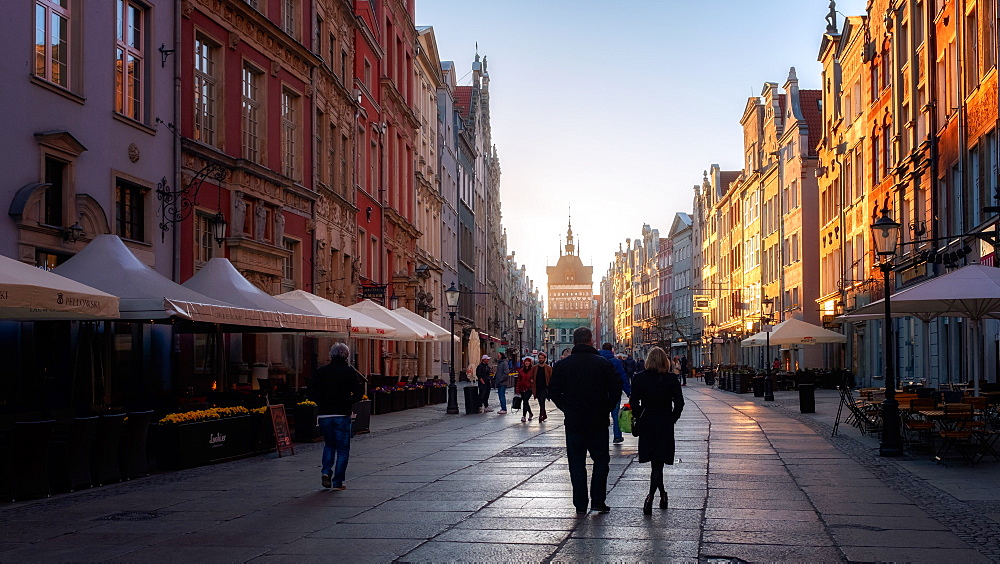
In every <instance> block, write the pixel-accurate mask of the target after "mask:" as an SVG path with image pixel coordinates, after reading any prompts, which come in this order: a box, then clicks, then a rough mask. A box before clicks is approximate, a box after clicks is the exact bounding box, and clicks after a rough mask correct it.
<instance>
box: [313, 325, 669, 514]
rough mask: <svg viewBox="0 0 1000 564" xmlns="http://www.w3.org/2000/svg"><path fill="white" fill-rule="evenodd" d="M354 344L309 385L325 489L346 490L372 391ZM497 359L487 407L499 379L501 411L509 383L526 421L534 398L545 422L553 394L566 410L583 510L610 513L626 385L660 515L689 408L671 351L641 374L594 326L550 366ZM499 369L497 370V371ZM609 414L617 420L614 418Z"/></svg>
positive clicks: (654, 353)
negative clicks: (680, 424)
mask: <svg viewBox="0 0 1000 564" xmlns="http://www.w3.org/2000/svg"><path fill="white" fill-rule="evenodd" d="M349 356H350V350H349V349H348V347H347V345H345V344H343V343H337V344H335V345H333V347H331V349H330V364H328V365H326V366H323V367H321V368H319V369H318V370H317V371H316V374H315V375H314V377H313V379H312V381H311V382H310V386H309V397H310V398H311V399H313V400H314V401H315V402H316V403H317V406H318V410H319V426H320V430H321V431H322V434H323V438H324V441H325V445H324V448H323V456H322V469H321V478H322V480H321V482H322V485H323V487H324V488H333V489H341V490H342V489H346V486H345V485H344V481H345V479H346V472H347V461H348V459H349V456H350V441H351V406H352V405H353V404H354V403H355V402H357V401H359V400H360V399H361V397H362V396H363V395H364V378H363V377H362V376H361V374H359V373H358V372H357V370H355V369H354V368H353V367H351V366H350V364H349V363H348V358H349ZM490 360H492V359H491V357H490V356H489V355H483V357H482V358H481V360H480V364H479V365H478V366H477V367H476V379H477V380H478V384H479V390H478V391H479V400H480V402H481V404H482V407H481V408H480V411H481V412H485V410H486V409H488V405H487V403H488V400H489V391H490V388H491V385H492V384H494V383H495V385H496V387H497V392H498V396H499V399H500V410H499V412H498V414H500V415H505V414H507V398H506V393H507V388H510V387H511V386H513V387H514V392H515V393H516V394H518V395H519V396H520V398H521V409H522V416H521V421H522V422H527V421H531V420H532V419H533V418H534V412H533V410H532V409H531V404H530V403H529V401H530V399H531V398H532V397H534V398H535V400H536V401H537V402H538V411H539V415H538V420H539V422H541V421H545V420H546V419H547V418H548V417H547V415H546V413H545V402H546V400H552V401H553V402H554V403H555V405H556V407H558V408H559V409H560V410H561V411H562V412H563V415H564V416H565V433H566V455H567V458H568V460H569V475H570V482H571V483H572V486H573V505H574V506H575V507H576V512H577V513H578V514H581V515H582V514H586V513H587V511H588V507H589V509H593V510H595V511H598V512H602V513H604V512H608V511H610V510H611V508H610V507H609V506H608V505H607V482H608V474H609V472H610V462H611V453H610V443H609V441H608V427H609V426H611V427H612V430H613V435H614V442H615V443H621V442H623V441H624V436H623V435H622V431H621V428H620V426H619V424H618V416H619V413H620V408H621V396H622V392H623V391H624V392H625V394H626V395H627V396H628V397H629V401H630V403H631V408H632V413H633V419H634V421H636V423H635V425H636V426H637V428H638V429H640V431H639V432H638V436H639V449H638V451H639V452H638V455H639V456H638V458H639V462H640V463H644V462H649V463H651V467H652V469H651V472H650V481H649V493H648V495H647V496H646V498H645V500H644V502H643V505H642V511H643V513H644V514H646V515H650V514H651V513H652V507H653V500H654V497H655V494H656V493H657V492H659V494H660V504H659V505H660V507H661V508H664V509H666V508H667V506H668V499H667V492H666V488H665V486H664V483H663V480H664V477H663V469H664V468H663V467H664V466H665V465H672V464H673V461H674V451H675V447H674V425H675V424H676V423H677V420H678V419H679V418H680V416H681V412H682V410H683V409H684V396H683V394H682V393H681V380H680V377H681V374H682V368H681V362H680V360H679V359H677V357H674V360H673V361H671V359H670V358H669V357H668V356H667V354H666V353H665V352H664V351H663V349H661V348H659V347H653V348H652V349H650V351H649V353H648V355H647V357H646V359H645V361H644V365H643V366H642V369H641V370H639V371H637V372H636V373H635V375H634V376H631V377H630V375H629V374H628V373H627V372H626V367H625V364H624V363H623V362H622V360H621V359H619V358H617V357H616V356H615V354H614V351H613V347H612V345H611V344H610V343H605V344H604V345H603V346H602V347H601V350H600V351H599V350H597V349H596V348H595V347H594V343H593V333H592V331H591V330H590V328H588V327H580V328H579V329H577V330H576V331H574V332H573V348H572V349H571V350H568V351H564V354H563V355H562V358H561V359H560V360H559V361H558V362H557V363H555V365H554V366H550V365H549V364H548V358H547V355H546V354H545V353H539V354H538V362H537V364H536V363H535V361H534V359H532V358H531V357H524V358H522V359H521V361H520V365H519V366H517V368H516V369H512V367H511V365H510V362H509V360H508V359H507V358H506V357H505V356H504V355H500V356H499V357H498V358H497V367H496V371H495V373H494V371H493V370H492V369H491V368H490V364H489V363H490ZM494 374H495V376H494ZM609 418H610V419H611V421H612V422H613V423H612V422H609ZM588 455H589V456H590V458H591V460H592V461H593V474H592V476H591V477H590V483H589V487H588V482H587V461H586V459H587V456H588Z"/></svg>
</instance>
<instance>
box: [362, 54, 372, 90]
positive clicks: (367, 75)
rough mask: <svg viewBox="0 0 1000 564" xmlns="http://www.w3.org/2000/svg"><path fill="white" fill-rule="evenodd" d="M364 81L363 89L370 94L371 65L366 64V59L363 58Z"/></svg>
mask: <svg viewBox="0 0 1000 564" xmlns="http://www.w3.org/2000/svg"><path fill="white" fill-rule="evenodd" d="M363 76H364V79H365V88H367V89H368V91H369V92H371V89H372V64H371V63H369V62H368V58H367V57H365V74H364V75H363Z"/></svg>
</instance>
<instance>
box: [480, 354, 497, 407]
mask: <svg viewBox="0 0 1000 564" xmlns="http://www.w3.org/2000/svg"><path fill="white" fill-rule="evenodd" d="M492 375H493V371H492V370H490V355H488V354H484V355H483V358H482V359H480V361H479V366H477V367H476V381H477V382H478V383H479V413H483V412H485V413H490V412H491V411H493V410H492V409H490V408H489V407H490V405H489V404H490V388H491V387H492V383H491V379H492Z"/></svg>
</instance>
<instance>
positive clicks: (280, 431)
mask: <svg viewBox="0 0 1000 564" xmlns="http://www.w3.org/2000/svg"><path fill="white" fill-rule="evenodd" d="M267 411H268V412H269V413H270V414H271V423H273V425H274V443H275V445H277V450H278V457H279V458H280V457H281V453H282V451H283V450H285V449H287V450H289V451H291V453H292V454H295V447H294V446H293V445H292V434H291V433H289V432H288V416H287V415H286V414H285V406H283V405H281V404H280V403H279V404H273V405H272V404H268V406H267Z"/></svg>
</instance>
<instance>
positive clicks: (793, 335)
mask: <svg viewBox="0 0 1000 564" xmlns="http://www.w3.org/2000/svg"><path fill="white" fill-rule="evenodd" d="M846 342H847V337H845V336H844V335H842V334H840V333H837V332H836V331H830V330H829V329H824V328H822V327H820V326H819V325H813V324H812V323H806V322H805V321H801V320H798V319H786V320H785V321H782V322H781V323H779V324H777V325H775V326H774V328H773V329H772V330H771V344H772V345H818V344H822V343H846Z"/></svg>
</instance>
